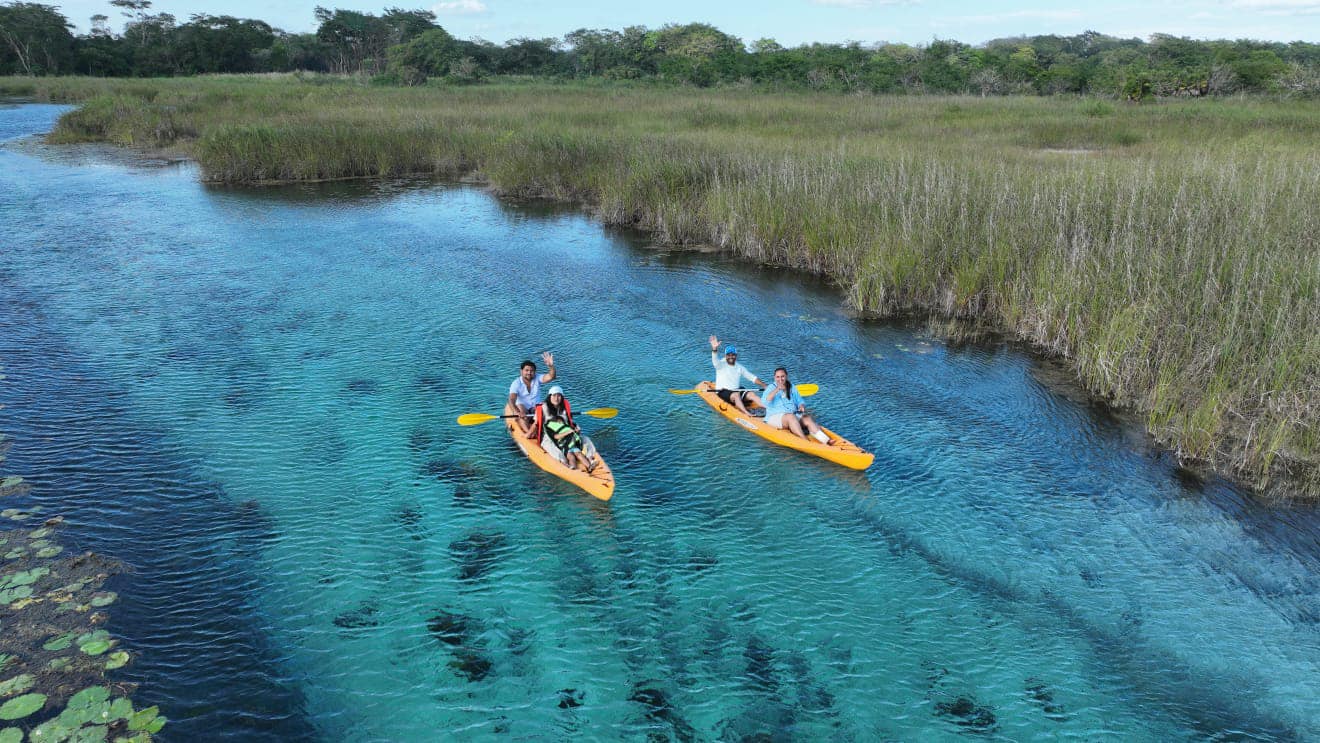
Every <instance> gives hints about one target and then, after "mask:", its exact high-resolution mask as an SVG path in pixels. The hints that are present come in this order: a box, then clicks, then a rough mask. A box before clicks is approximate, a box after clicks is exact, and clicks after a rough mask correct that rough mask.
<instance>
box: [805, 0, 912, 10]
mask: <svg viewBox="0 0 1320 743" xmlns="http://www.w3.org/2000/svg"><path fill="white" fill-rule="evenodd" d="M919 1H920V0H918V2H919ZM904 2H905V0H811V4H812V5H823V6H825V7H827V8H852V9H854V10H860V9H862V8H874V7H875V6H877V5H901V4H903V3H904Z"/></svg>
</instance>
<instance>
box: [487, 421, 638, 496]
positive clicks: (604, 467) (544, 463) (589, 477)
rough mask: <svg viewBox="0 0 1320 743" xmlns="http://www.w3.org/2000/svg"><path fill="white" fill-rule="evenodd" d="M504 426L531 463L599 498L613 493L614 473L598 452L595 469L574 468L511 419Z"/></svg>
mask: <svg viewBox="0 0 1320 743" xmlns="http://www.w3.org/2000/svg"><path fill="white" fill-rule="evenodd" d="M504 427H505V429H506V430H508V432H509V435H510V436H511V437H513V443H515V444H517V445H518V448H519V449H522V453H523V454H526V455H527V458H528V459H530V460H532V464H535V465H536V466H537V467H540V468H541V469H543V470H545V471H546V472H549V473H550V474H552V475H554V476H555V477H558V478H560V479H561V480H567V481H568V482H570V483H572V484H574V485H576V486H578V487H579V488H582V489H583V490H585V491H587V492H588V493H590V494H592V495H593V496H595V497H597V498H599V499H601V500H609V499H610V496H612V495H614V473H613V472H610V466H609V465H608V464H606V463H605V458H604V457H602V456H600V452H596V461H597V462H598V464H597V465H596V469H595V470H593V471H592V472H590V473H587V472H583V471H582V470H575V469H572V468H570V467H569V466H568V465H566V464H564V463H563V462H561V461H559V460H558V459H556V458H555V456H554V455H553V454H550V453H549V452H547V451H546V450H545V449H542V448H541V447H540V446H539V445H538V444H537V443H536V442H534V441H532V440H530V439H528V438H527V437H526V436H524V435H523V434H522V431H520V430H519V429H518V424H516V423H514V422H513V421H512V420H506V421H505V422H504Z"/></svg>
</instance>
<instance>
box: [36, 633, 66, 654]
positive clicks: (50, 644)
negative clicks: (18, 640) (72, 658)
mask: <svg viewBox="0 0 1320 743" xmlns="http://www.w3.org/2000/svg"><path fill="white" fill-rule="evenodd" d="M72 643H73V633H72V632H66V633H64V634H62V635H59V636H58V637H53V638H51V639H49V640H47V641H46V644H45V645H42V646H41V647H42V649H43V650H63V649H65V648H67V647H69V645H70V644H72Z"/></svg>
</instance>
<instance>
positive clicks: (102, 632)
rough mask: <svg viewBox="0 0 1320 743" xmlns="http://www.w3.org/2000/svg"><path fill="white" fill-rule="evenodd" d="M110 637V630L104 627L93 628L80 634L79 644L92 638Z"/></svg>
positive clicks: (104, 638) (103, 638)
mask: <svg viewBox="0 0 1320 743" xmlns="http://www.w3.org/2000/svg"><path fill="white" fill-rule="evenodd" d="M109 639H110V633H109V632H106V631H105V630H103V629H98V630H93V631H92V632H84V633H83V634H81V635H78V640H77V642H78V644H79V645H85V644H87V643H89V642H91V641H92V640H109Z"/></svg>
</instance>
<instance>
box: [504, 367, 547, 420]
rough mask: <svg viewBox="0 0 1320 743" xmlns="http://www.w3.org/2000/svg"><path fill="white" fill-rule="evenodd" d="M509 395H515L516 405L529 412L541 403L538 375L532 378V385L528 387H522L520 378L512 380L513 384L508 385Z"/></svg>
mask: <svg viewBox="0 0 1320 743" xmlns="http://www.w3.org/2000/svg"><path fill="white" fill-rule="evenodd" d="M509 394H510V395H517V396H518V404H519V405H521V406H523V408H525V409H526V410H527V411H528V412H530V411H531V410H532V409H533V408H535V407H536V406H537V405H538V404H540V402H541V377H540V375H537V376H534V377H532V384H531V385H530V387H525V386H523V381H522V377H518V378H517V379H515V380H513V384H511V385H509Z"/></svg>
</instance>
